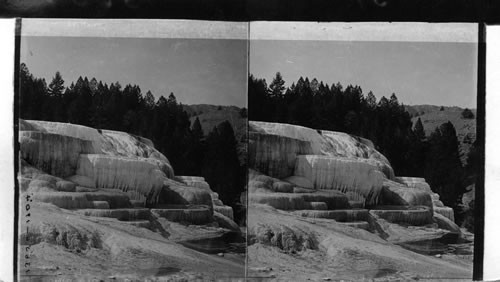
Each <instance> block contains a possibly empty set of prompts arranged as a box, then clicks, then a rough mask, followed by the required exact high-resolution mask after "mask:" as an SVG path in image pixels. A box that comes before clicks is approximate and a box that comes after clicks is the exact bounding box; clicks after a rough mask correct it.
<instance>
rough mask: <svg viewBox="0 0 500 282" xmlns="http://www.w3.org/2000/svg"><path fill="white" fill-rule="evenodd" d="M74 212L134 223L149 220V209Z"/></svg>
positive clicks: (84, 210)
mask: <svg viewBox="0 0 500 282" xmlns="http://www.w3.org/2000/svg"><path fill="white" fill-rule="evenodd" d="M75 212H77V213H79V214H82V215H85V216H93V217H110V218H116V219H118V220H120V221H136V220H146V219H149V217H150V215H151V213H150V211H149V209H138V208H136V209H111V210H110V209H81V210H76V211H75Z"/></svg>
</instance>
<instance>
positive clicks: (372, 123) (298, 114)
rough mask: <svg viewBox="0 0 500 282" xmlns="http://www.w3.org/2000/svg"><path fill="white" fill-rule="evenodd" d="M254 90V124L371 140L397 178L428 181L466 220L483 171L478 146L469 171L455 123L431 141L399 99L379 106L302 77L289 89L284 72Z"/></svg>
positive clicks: (354, 91)
mask: <svg viewBox="0 0 500 282" xmlns="http://www.w3.org/2000/svg"><path fill="white" fill-rule="evenodd" d="M248 88H249V89H248V116H249V119H250V120H256V121H269V122H280V123H289V124H296V125H301V126H306V127H311V128H315V129H322V130H332V131H341V132H346V133H349V134H353V135H357V136H361V137H364V138H367V139H370V140H371V141H373V143H374V144H375V145H376V149H377V150H379V151H380V152H381V153H382V154H384V155H385V156H386V157H387V158H388V159H389V161H390V162H391V165H392V166H393V168H394V171H395V173H396V175H400V176H414V177H424V178H425V179H426V181H427V182H428V183H429V184H430V185H431V187H432V189H433V191H434V192H436V193H438V194H439V195H440V198H441V200H442V201H443V203H444V204H445V205H447V206H450V207H453V208H454V210H455V214H457V215H458V216H457V218H460V214H461V213H462V210H463V209H464V207H462V206H461V198H462V195H463V194H464V193H465V192H466V187H467V186H468V185H470V184H471V183H473V182H474V177H473V176H474V172H475V171H477V165H478V162H477V159H478V156H477V144H473V148H472V149H471V152H470V154H469V156H468V162H467V167H463V166H462V163H461V162H460V156H459V150H458V139H457V135H456V130H455V128H454V126H453V124H452V123H451V122H447V123H444V124H442V125H441V126H439V127H438V128H436V130H435V131H434V132H433V133H432V134H430V136H426V135H425V132H424V128H423V125H422V122H421V120H420V118H419V119H418V120H417V121H416V123H415V125H414V126H413V123H412V120H411V116H410V114H409V113H408V112H407V111H406V110H405V107H404V105H403V104H402V103H400V102H399V101H398V98H397V96H396V95H395V94H394V93H392V94H391V95H390V97H389V98H386V97H385V96H382V97H381V98H380V99H379V100H378V101H377V99H376V97H375V95H374V94H373V93H372V92H371V91H369V92H368V93H367V94H365V93H363V90H362V89H361V87H360V86H357V85H356V86H353V85H348V86H347V87H345V88H344V86H343V85H342V84H340V83H336V84H332V85H328V84H327V83H324V82H323V81H318V80H317V79H316V78H313V79H312V80H309V78H307V77H306V78H303V77H300V78H299V79H298V80H297V81H296V82H293V83H292V84H291V86H290V87H285V81H284V79H283V77H282V76H281V74H280V73H279V72H278V73H276V75H275V77H274V78H273V80H272V82H271V83H270V84H269V85H268V84H267V82H266V80H265V79H260V78H256V77H254V76H253V75H250V77H249V86H248Z"/></svg>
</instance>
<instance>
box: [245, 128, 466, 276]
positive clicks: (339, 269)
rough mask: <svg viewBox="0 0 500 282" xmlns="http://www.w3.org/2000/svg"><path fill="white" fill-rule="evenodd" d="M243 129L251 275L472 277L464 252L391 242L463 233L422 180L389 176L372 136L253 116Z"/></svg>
mask: <svg viewBox="0 0 500 282" xmlns="http://www.w3.org/2000/svg"><path fill="white" fill-rule="evenodd" d="M249 129H250V132H249V166H250V168H251V169H250V173H249V185H248V186H249V187H248V188H249V207H248V210H249V218H248V234H249V249H248V252H249V254H248V256H249V267H250V269H251V272H250V273H251V275H255V276H259V277H271V278H277V279H278V280H279V279H285V280H287V279H291V278H292V277H295V278H296V277H304V278H305V277H311V276H310V275H312V276H313V277H315V278H316V279H322V278H321V275H325V276H326V277H330V278H331V277H335V279H337V278H339V277H344V276H345V277H344V278H345V279H348V280H349V279H351V280H352V279H354V280H357V279H367V278H382V277H383V279H396V280H398V279H399V280H400V279H403V280H406V279H418V278H424V277H426V278H435V277H443V278H444V277H448V278H449V277H457V278H468V277H469V278H470V275H471V272H470V271H471V267H472V262H471V256H469V257H466V258H457V257H456V256H454V255H451V254H450V255H448V253H449V252H448V253H447V255H446V258H447V259H446V260H447V261H446V262H445V261H443V260H440V259H437V262H436V261H435V260H436V259H435V258H431V257H427V256H422V255H419V254H415V253H413V252H411V251H408V250H405V249H402V248H401V247H399V246H396V245H394V244H404V243H405V242H409V241H420V240H433V239H436V238H439V237H441V236H444V235H446V234H454V235H453V236H457V238H462V237H464V235H463V233H462V231H461V230H460V228H459V227H458V226H457V225H456V224H455V223H454V214H453V210H452V209H451V208H449V207H444V206H443V204H442V202H441V201H440V200H439V196H438V195H437V194H435V193H433V192H432V190H431V188H430V187H429V185H428V184H427V183H426V182H425V179H422V178H411V177H396V176H395V175H394V172H393V169H392V167H391V165H390V163H389V161H388V160H387V158H385V157H384V156H383V155H382V154H380V153H379V152H378V151H376V150H375V149H374V146H373V144H372V143H371V142H370V141H369V140H366V139H362V138H359V137H356V136H351V135H348V134H345V133H340V132H330V131H323V130H314V129H310V128H305V127H301V126H294V125H289V124H278V123H265V122H254V121H250V123H249ZM449 236H451V235H449ZM467 248H469V250H470V249H471V247H470V245H467ZM442 253H443V254H444V252H442ZM264 256H269V257H270V259H266V258H264ZM401 258H404V259H401ZM299 261H302V263H300V265H303V263H305V264H306V265H309V264H310V266H311V267H312V269H314V274H312V273H309V272H310V271H308V270H305V269H303V268H301V267H300V266H299V265H295V263H297V264H298V263H299ZM290 264H292V265H290ZM313 265H315V266H314V267H313ZM332 265H333V266H335V267H333V268H332V267H331V266H332ZM438 265H439V267H438ZM264 266H265V267H269V266H271V268H272V270H269V269H266V268H265V267H264ZM262 267H264V268H262ZM427 268H428V269H430V270H432V271H430V272H427V273H425V275H422V274H421V271H422V270H424V269H427ZM440 268H442V269H440ZM252 269H253V270H252ZM363 269H366V271H367V272H366V273H365V274H363V271H364V270H363ZM384 269H390V270H391V272H390V273H382V274H380V273H379V272H380V271H382V272H383V270H384ZM354 270H356V271H355V272H357V273H356V274H348V273H350V272H349V271H354ZM360 270H362V271H361V272H359V271H360ZM302 271H304V273H307V274H303V273H302ZM395 274H397V275H395ZM304 275H305V276H304ZM450 275H451V276H450Z"/></svg>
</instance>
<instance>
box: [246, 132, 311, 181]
mask: <svg viewBox="0 0 500 282" xmlns="http://www.w3.org/2000/svg"><path fill="white" fill-rule="evenodd" d="M248 147H249V149H248V150H249V152H251V154H250V155H249V158H248V162H249V166H250V167H252V168H254V169H257V170H258V171H260V172H262V173H264V174H267V175H270V176H272V177H276V178H285V177H289V176H292V175H293V171H294V168H295V159H296V158H297V155H305V154H312V153H314V151H313V150H312V148H311V143H310V142H307V141H302V140H299V139H294V138H290V137H286V136H280V135H274V134H264V133H259V132H249V140H248Z"/></svg>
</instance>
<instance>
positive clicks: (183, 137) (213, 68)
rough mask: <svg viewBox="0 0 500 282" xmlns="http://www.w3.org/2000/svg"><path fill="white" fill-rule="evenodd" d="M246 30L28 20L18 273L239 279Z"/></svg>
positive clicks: (23, 48) (23, 50)
mask: <svg viewBox="0 0 500 282" xmlns="http://www.w3.org/2000/svg"><path fill="white" fill-rule="evenodd" d="M247 29H248V25H247V24H246V23H223V22H200V21H164V20H163V21H162V20H157V21H156V20H55V19H54V20H50V19H38V20H37V19H31V20H30V19H23V20H22V26H21V39H20V67H19V69H20V73H19V74H18V76H19V83H20V91H19V117H18V125H19V127H18V129H19V140H18V144H19V158H18V159H19V167H18V171H17V179H18V184H19V222H18V230H19V231H18V234H19V238H18V262H17V263H18V275H19V276H18V277H19V279H20V280H25V281H31V280H34V281H40V280H46V281H55V279H69V280H67V281H72V280H75V279H77V280H82V279H83V280H85V281H86V280H88V281H93V280H94V279H95V281H104V280H106V281H109V280H110V279H111V280H116V279H117V280H118V281H124V280H125V281H127V280H128V281H137V280H138V281H145V280H148V279H149V280H150V281H153V280H155V281H156V280H168V281H193V280H208V281H213V280H216V279H223V280H231V281H238V280H241V279H243V278H244V276H245V258H246V191H245V187H246V184H247V183H246V174H247V168H246V156H247V153H246V140H247V137H246V134H247V128H246V126H247V105H246V101H247V99H246V89H247V77H248V71H247V69H248V68H247V58H248V56H247V53H248V50H247V45H248V44H247V40H246V39H247V35H248V30H247ZM61 281H63V280H61ZM64 281H66V280H64Z"/></svg>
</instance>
